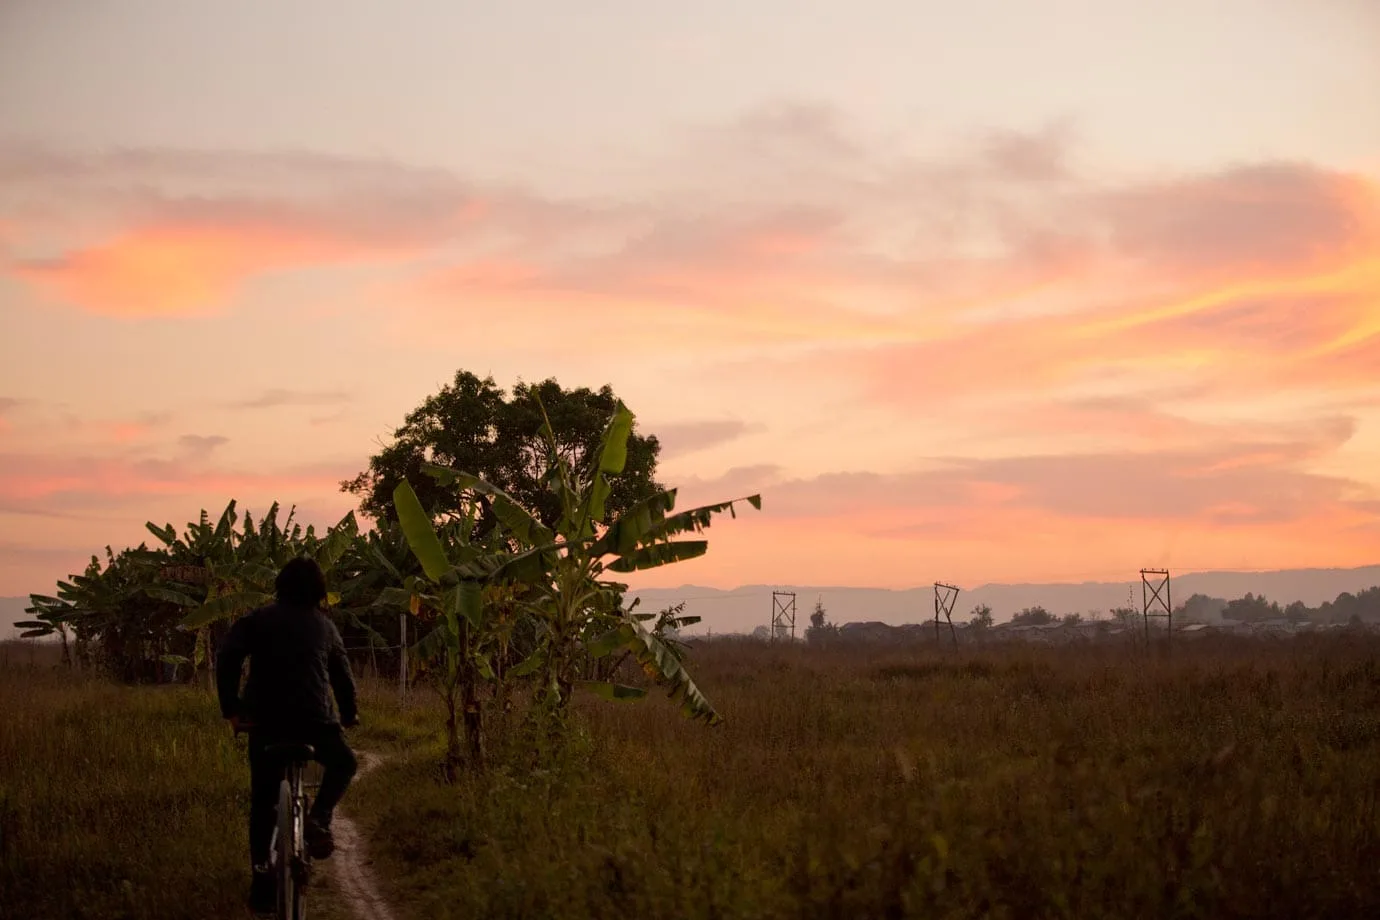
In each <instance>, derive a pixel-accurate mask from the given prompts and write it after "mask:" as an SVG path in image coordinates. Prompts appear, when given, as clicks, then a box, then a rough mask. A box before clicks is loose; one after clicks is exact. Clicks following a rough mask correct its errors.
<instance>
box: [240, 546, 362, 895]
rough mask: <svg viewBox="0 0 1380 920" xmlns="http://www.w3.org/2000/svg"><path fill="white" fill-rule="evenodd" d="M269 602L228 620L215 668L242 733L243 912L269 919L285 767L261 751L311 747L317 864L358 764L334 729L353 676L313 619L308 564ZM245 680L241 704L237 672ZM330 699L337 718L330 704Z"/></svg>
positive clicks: (327, 850) (316, 587)
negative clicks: (246, 908) (245, 788)
mask: <svg viewBox="0 0 1380 920" xmlns="http://www.w3.org/2000/svg"><path fill="white" fill-rule="evenodd" d="M274 591H275V594H276V598H277V599H276V602H275V603H272V604H269V605H268V606H265V607H260V608H258V609H257V610H254V611H252V612H251V613H249V614H247V615H245V616H243V617H241V618H240V619H238V620H236V621H235V623H234V625H233V626H231V627H230V632H229V634H228V635H227V636H226V637H225V641H224V643H223V644H222V645H221V648H220V652H219V656H218V657H217V660H216V689H217V693H218V695H219V697H220V711H221V715H222V716H224V717H225V718H226V719H228V720H229V721H230V724H231V726H232V727H233V728H234V731H235V733H236V734H238V733H239V732H241V731H247V732H248V733H249V775H250V779H249V789H250V793H249V794H250V806H249V857H250V864H251V868H252V876H251V878H252V882H251V884H250V895H249V897H250V901H251V906H252V907H253V908H254V909H255V910H256V911H269V912H271V911H272V910H273V899H274V896H275V885H274V876H273V873H272V871H271V869H270V868H269V861H268V860H269V848H270V846H271V844H272V841H273V828H274V824H275V822H276V821H277V812H278V785H279V782H280V781H281V779H282V777H283V769H284V767H285V766H286V764H285V763H283V761H282V758H280V757H276V756H273V755H272V754H271V753H270V752H269V751H268V750H267V748H268V747H269V745H272V744H278V743H284V742H295V743H302V744H310V745H311V746H312V747H313V748H314V749H315V752H316V753H315V759H316V761H317V762H318V763H320V764H321V765H322V767H323V768H324V771H323V773H322V777H321V786H320V788H319V789H318V790H317V796H316V801H315V802H313V803H312V807H311V813H310V814H309V815H308V816H307V820H306V826H305V836H306V846H307V850H308V852H309V853H310V854H311V855H312V857H313V858H315V859H325V858H327V857H329V856H330V855H331V853H332V852H333V851H334V849H335V843H334V840H333V839H332V836H331V816H332V814H333V812H334V811H335V807H336V805H338V804H339V803H340V799H341V797H342V796H344V794H345V790H346V789H347V788H348V787H349V785H350V781H351V780H352V779H353V778H354V775H355V770H356V769H357V767H358V762H357V761H356V759H355V754H354V751H352V750H350V746H349V745H348V744H347V743H346V742H345V736H344V732H343V731H342V728H349V727H353V726H354V725H357V724H358V722H359V711H358V707H357V703H356V700H355V681H354V675H353V674H352V673H351V672H350V661H349V659H348V658H347V657H346V655H345V644H344V642H343V641H342V640H341V637H340V631H339V630H338V629H336V626H335V623H333V622H331V619H330V618H329V617H328V616H327V615H326V614H325V612H323V611H322V610H321V604H322V603H323V602H324V601H325V600H326V578H325V575H324V574H323V573H322V571H321V567H320V566H318V565H317V564H316V561H315V560H313V559H311V558H309V557H305V556H304V557H299V558H297V559H293V560H292V561H290V562H288V563H287V565H285V566H283V568H282V571H280V572H279V573H278V577H277V580H276V582H275V583H274ZM246 658H248V659H249V678H248V680H247V681H246V682H245V686H244V696H243V697H241V696H240V670H241V667H242V665H243V663H244V660H245V659H246ZM331 691H334V693H335V699H336V702H337V703H338V704H339V709H340V714H339V718H337V717H336V714H335V712H334V707H332V705H331V698H330V697H331Z"/></svg>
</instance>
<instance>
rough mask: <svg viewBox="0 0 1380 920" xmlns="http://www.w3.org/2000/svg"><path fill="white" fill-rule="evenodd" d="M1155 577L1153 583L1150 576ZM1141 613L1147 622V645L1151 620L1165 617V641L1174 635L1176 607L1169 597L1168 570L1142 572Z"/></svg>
mask: <svg viewBox="0 0 1380 920" xmlns="http://www.w3.org/2000/svg"><path fill="white" fill-rule="evenodd" d="M1152 575H1153V576H1155V580H1154V582H1153V583H1152V582H1151V580H1150V576H1152ZM1140 613H1141V617H1142V618H1143V619H1144V620H1145V644H1146V646H1147V647H1148V646H1149V645H1150V618H1151V617H1164V625H1165V635H1166V637H1167V638H1166V639H1165V641H1166V642H1168V641H1170V639H1172V637H1173V635H1174V605H1173V603H1172V601H1171V599H1170V596H1169V570H1168V569H1141V570H1140Z"/></svg>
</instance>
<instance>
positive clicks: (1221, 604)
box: [1174, 594, 1227, 623]
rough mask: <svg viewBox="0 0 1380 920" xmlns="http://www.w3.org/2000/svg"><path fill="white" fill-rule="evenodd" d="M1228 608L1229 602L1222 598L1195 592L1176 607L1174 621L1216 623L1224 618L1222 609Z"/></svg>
mask: <svg viewBox="0 0 1380 920" xmlns="http://www.w3.org/2000/svg"><path fill="white" fill-rule="evenodd" d="M1226 608H1227V602H1226V601H1224V600H1222V599H1221V598H1218V597H1208V596H1207V595H1206V594H1194V595H1193V596H1192V597H1190V598H1189V599H1188V600H1186V601H1184V602H1183V603H1182V604H1180V605H1179V606H1178V607H1176V608H1174V622H1176V623H1216V622H1219V621H1220V620H1221V619H1222V611H1223V610H1225V609H1226Z"/></svg>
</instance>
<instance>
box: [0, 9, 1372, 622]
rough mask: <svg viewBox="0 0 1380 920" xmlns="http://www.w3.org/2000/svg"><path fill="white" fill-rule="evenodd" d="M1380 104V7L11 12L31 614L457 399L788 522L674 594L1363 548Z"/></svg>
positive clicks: (1368, 519) (738, 527)
mask: <svg viewBox="0 0 1380 920" xmlns="http://www.w3.org/2000/svg"><path fill="white" fill-rule="evenodd" d="M1377 86H1380V7H1377V6H1376V4H1374V3H1372V2H1368V0H1332V2H1304V0H1251V2H1247V0H1223V2H1219V3H1213V4H1204V3H1200V2H1189V0H1173V2H1166V3H1161V4H1155V5H1154V7H1153V12H1152V11H1151V8H1150V6H1148V5H1146V4H1143V3H1139V2H1132V0H1096V2H1094V0H1060V2H1052V3H1051V2H1043V3H1036V2H1033V0H1028V2H1009V0H979V2H970V3H962V4H960V3H956V2H944V3H936V2H907V3H902V2H868V0H862V2H859V0H854V2H850V3H820V4H813V5H810V6H809V9H808V10H806V9H805V8H803V7H801V6H800V5H799V4H795V3H786V2H784V0H763V2H759V3H756V4H751V5H747V6H745V5H743V4H729V3H706V4H696V5H693V6H691V5H675V4H669V3H632V2H628V0H620V2H605V3H598V4H583V5H578V6H572V5H566V4H556V3H544V4H537V3H526V2H515V3H508V4H476V3H441V2H434V0H433V2H419V3H414V4H409V5H408V6H407V7H406V8H405V12H404V11H403V10H402V9H401V8H399V7H398V6H396V5H390V4H383V3H363V2H337V3H331V4H326V3H321V2H289V3H275V4H267V3H241V4H224V3H207V2H187V0H178V2H172V0H146V2H141V3H137V4H118V5H117V4H90V3H82V4H77V3H67V4H62V3H42V2H37V0H17V2H9V3H6V4H4V5H3V7H0V112H4V118H3V119H0V323H2V324H3V335H0V594H6V595H11V594H13V595H17V594H22V593H24V592H29V591H39V592H46V591H50V590H51V587H52V583H53V581H54V579H55V578H57V577H59V576H61V575H63V574H65V573H68V572H72V571H79V570H80V569H81V567H82V566H83V565H84V564H85V562H86V560H87V559H88V558H89V556H90V554H91V553H92V552H97V551H100V550H101V548H102V547H103V546H104V545H105V544H107V543H110V544H114V545H115V546H116V547H117V548H118V547H120V546H122V545H125V544H128V543H131V542H133V543H137V542H139V541H140V540H142V539H144V538H145V536H146V534H145V531H144V529H143V525H144V521H146V520H149V519H152V520H155V521H158V522H160V523H161V522H168V521H171V522H173V523H175V524H177V525H178V526H179V527H180V526H181V524H182V523H183V522H185V521H187V520H190V519H192V518H193V517H194V516H195V515H196V513H197V511H198V509H200V508H202V507H206V508H209V509H211V510H212V511H213V512H218V511H219V510H220V509H221V508H222V507H223V506H224V504H225V502H226V501H227V500H228V499H229V498H232V497H233V498H237V499H239V500H240V503H241V507H242V508H244V507H248V508H249V509H250V510H251V511H253V512H255V513H256V514H257V513H259V512H261V511H262V510H264V509H265V508H266V507H267V506H268V504H269V503H270V502H271V501H272V500H274V499H277V500H280V501H282V502H283V503H284V504H285V505H290V504H293V503H296V504H297V505H298V506H299V515H301V516H302V517H304V518H306V519H308V520H315V521H318V522H322V523H325V522H329V521H333V520H335V519H337V518H338V517H339V516H340V515H341V514H343V513H344V512H345V511H346V510H347V509H348V508H349V507H351V501H350V496H346V495H343V494H341V493H339V492H338V491H337V488H336V484H337V482H338V481H339V480H340V479H343V478H346V477H348V476H351V475H353V474H354V473H356V472H358V471H359V470H360V469H362V468H363V465H364V463H365V462H366V459H367V457H368V455H369V453H370V452H372V451H373V450H374V449H375V448H376V446H377V441H378V439H380V438H384V437H386V436H387V435H388V434H389V432H390V431H391V430H392V428H393V427H394V426H395V425H396V424H398V423H399V422H400V421H401V419H402V417H403V415H404V414H405V413H406V412H407V411H408V410H410V409H411V408H413V407H414V406H415V405H416V404H417V403H419V402H420V401H421V400H422V399H423V398H424V397H425V396H427V395H428V394H429V393H432V392H434V391H435V390H436V389H437V388H438V387H439V386H440V385H441V384H442V383H444V382H445V381H447V380H448V379H450V378H451V377H452V376H453V374H454V372H455V371H456V369H457V368H466V369H469V370H472V371H475V372H477V373H480V374H484V373H486V372H492V373H493V374H494V375H495V377H496V378H497V380H498V382H499V383H500V384H501V385H504V386H509V385H511V384H512V383H513V382H514V381H515V380H516V379H517V378H519V377H522V378H524V379H528V380H534V379H540V378H544V377H547V376H552V375H554V376H556V377H557V378H558V379H559V380H560V382H561V383H562V384H563V385H565V386H567V387H569V386H576V385H590V386H598V385H600V384H603V383H605V382H608V383H611V384H612V385H613V386H614V388H615V389H616V390H617V392H618V393H619V394H620V395H621V396H622V397H624V398H625V399H626V400H627V401H628V403H629V404H630V405H631V407H632V408H633V409H634V410H635V411H636V412H637V413H638V415H639V420H640V424H641V426H642V428H643V429H644V430H646V431H650V432H652V433H655V434H658V435H659V436H661V437H662V438H663V441H664V444H665V450H664V454H663V459H662V466H661V478H662V479H663V480H664V481H666V482H668V483H670V484H677V485H681V486H683V491H682V494H683V497H684V499H685V500H686V501H696V500H700V499H715V498H726V497H730V496H732V495H737V494H742V493H744V492H747V491H756V490H760V491H761V492H762V493H763V499H764V509H763V512H762V513H760V514H757V513H749V514H748V515H746V516H744V517H740V518H739V519H738V520H736V521H729V520H725V521H723V522H721V523H716V525H715V527H714V528H713V530H712V531H711V532H710V534H711V549H710V552H709V555H708V556H707V557H705V558H703V559H700V560H696V561H693V562H688V563H684V564H681V565H677V566H674V567H670V568H668V569H665V570H663V571H661V572H657V573H654V574H652V575H648V576H644V577H641V578H640V579H639V580H638V581H637V582H636V583H637V584H639V585H649V586H655V585H681V584H685V583H693V584H698V585H711V586H719V587H732V586H735V585H742V584H749V585H754V584H772V583H775V584H808V583H811V582H814V583H826V584H830V585H845V586H847V585H852V586H878V587H902V588H904V587H910V586H913V585H916V584H921V585H924V584H928V583H929V582H930V581H933V580H936V579H938V580H945V581H952V582H955V583H958V584H962V585H964V586H965V587H976V586H978V585H981V584H984V583H993V582H1066V581H1073V582H1079V581H1085V580H1098V581H1108V582H1124V581H1126V580H1127V579H1134V578H1135V572H1136V570H1137V569H1139V568H1140V567H1142V566H1146V565H1166V566H1170V567H1172V568H1174V569H1175V570H1176V571H1192V570H1217V569H1249V570H1260V569H1271V568H1296V567H1304V566H1359V565H1366V564H1372V563H1375V562H1376V561H1378V560H1380V479H1377V475H1380V474H1377V472H1376V471H1377V470H1380V462H1377V461H1380V115H1378V114H1377V112H1376V108H1375V104H1374V93H1375V87H1377ZM1334 593H1335V592H1334ZM968 599H969V598H968V597H966V596H965V598H964V600H965V601H967V600H968ZM1281 599H1282V600H1283V598H1281ZM803 600H804V598H802V617H803V614H804V610H803V608H804V606H805V605H804V603H803ZM809 600H810V601H811V602H812V600H813V598H810V599H809ZM764 603H765V602H764ZM1050 606H1051V607H1053V606H1054V605H1052V604H1051V605H1050Z"/></svg>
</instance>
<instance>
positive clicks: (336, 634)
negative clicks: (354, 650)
mask: <svg viewBox="0 0 1380 920" xmlns="http://www.w3.org/2000/svg"><path fill="white" fill-rule="evenodd" d="M327 663H328V666H329V669H330V674H331V689H332V690H334V691H335V701H336V704H337V705H338V706H339V707H340V721H341V722H342V723H343V724H345V725H353V724H354V723H355V721H356V719H358V717H359V708H358V704H357V702H356V701H355V676H354V674H352V673H351V672H350V657H349V656H348V655H346V654H345V640H344V639H342V638H341V637H340V630H338V629H336V628H335V624H334V623H332V624H331V651H330V657H329V658H328V659H327Z"/></svg>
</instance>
